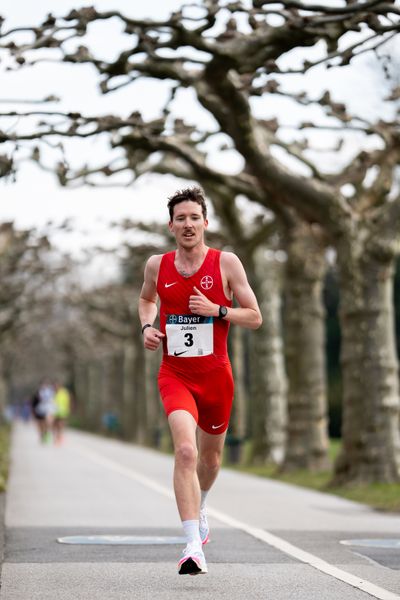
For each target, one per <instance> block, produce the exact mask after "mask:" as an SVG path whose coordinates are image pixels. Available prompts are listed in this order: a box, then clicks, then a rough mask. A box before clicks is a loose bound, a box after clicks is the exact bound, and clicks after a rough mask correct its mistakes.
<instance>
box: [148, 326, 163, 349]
mask: <svg viewBox="0 0 400 600" xmlns="http://www.w3.org/2000/svg"><path fill="white" fill-rule="evenodd" d="M163 337H165V333H161V331H159V330H158V329H156V328H155V327H146V329H145V330H144V332H143V344H144V347H145V348H146V349H147V350H153V351H154V350H157V349H158V347H159V345H160V343H161V340H162V338H163Z"/></svg>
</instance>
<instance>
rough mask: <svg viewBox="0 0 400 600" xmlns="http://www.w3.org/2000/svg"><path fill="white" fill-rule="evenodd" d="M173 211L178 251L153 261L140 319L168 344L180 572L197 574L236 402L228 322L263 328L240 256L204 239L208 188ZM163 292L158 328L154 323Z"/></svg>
mask: <svg viewBox="0 0 400 600" xmlns="http://www.w3.org/2000/svg"><path fill="white" fill-rule="evenodd" d="M168 209H169V216H170V221H169V229H170V231H171V233H172V234H173V235H174V236H175V240H176V245H177V249H176V250H175V251H173V252H168V253H166V254H163V255H154V256H151V257H150V258H149V260H148V262H147V264H146V267H145V273H144V284H143V288H142V291H141V295H140V300H139V317H140V321H141V324H142V334H143V338H144V347H145V348H147V349H148V350H153V351H155V350H157V349H158V348H159V346H160V344H161V343H162V346H163V360H162V364H161V367H160V372H159V376H158V384H159V389H160V395H161V399H162V402H163V405H164V409H165V412H166V415H167V417H168V423H169V427H170V430H171V434H172V439H173V444H174V450H175V468H174V490H175V497H176V502H177V506H178V511H179V515H180V517H181V520H182V525H183V529H184V532H185V536H186V541H187V546H186V548H185V549H184V551H183V555H182V558H181V560H180V561H179V564H178V569H179V574H181V575H186V574H190V575H196V574H200V573H207V565H206V561H205V558H204V553H203V545H204V544H206V543H207V542H208V539H209V528H208V522H207V515H206V508H205V500H206V496H207V493H208V491H209V489H210V488H211V486H212V484H213V483H214V481H215V479H216V477H217V474H218V471H219V468H220V464H221V455H222V450H223V446H224V441H225V436H226V430H227V428H228V424H229V417H230V412H231V407H232V400H233V378H232V370H231V365H230V362H229V358H228V353H227V336H228V329H229V324H230V323H233V324H235V325H241V326H242V327H248V328H249V329H257V328H258V327H260V325H261V323H262V317H261V313H260V309H259V307H258V304H257V300H256V297H255V295H254V293H253V291H252V289H251V287H250V285H249V283H248V281H247V277H246V273H245V271H244V268H243V266H242V263H241V262H240V260H239V259H238V257H237V256H236V255H235V254H232V253H231V252H221V251H219V250H215V249H213V248H209V247H208V246H206V244H205V240H204V234H205V230H206V229H207V226H208V221H207V207H206V202H205V199H204V195H203V192H202V190H201V189H199V188H189V189H185V190H182V191H178V192H176V193H175V194H174V196H172V197H171V198H170V199H169V202H168ZM233 296H234V297H235V298H236V301H237V303H238V304H239V307H237V308H236V307H235V308H233V307H232V298H233ZM157 297H158V298H159V299H160V326H159V329H157V328H156V327H154V322H155V320H156V317H157ZM196 431H197V440H196Z"/></svg>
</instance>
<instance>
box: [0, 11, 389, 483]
mask: <svg viewBox="0 0 400 600" xmlns="http://www.w3.org/2000/svg"><path fill="white" fill-rule="evenodd" d="M399 14H400V10H399V8H398V7H397V6H396V4H395V3H393V2H383V1H380V0H366V1H364V2H361V1H355V2H343V3H341V5H340V6H335V7H332V6H330V4H329V3H323V4H322V5H317V4H307V5H306V4H304V3H302V2H300V1H296V0H281V1H280V2H272V1H269V0H253V2H252V4H251V6H250V7H246V6H245V5H244V4H242V3H241V2H231V3H226V4H223V5H222V3H220V2H217V1H215V0H204V2H202V3H201V4H200V5H199V6H196V7H194V6H183V7H182V8H181V9H180V10H179V11H177V12H176V13H174V14H172V15H171V16H170V18H168V19H166V20H159V21H150V20H136V19H132V18H128V17H125V16H124V15H122V14H121V13H120V12H118V11H108V12H103V13H101V12H98V11H96V9H94V8H91V7H86V8H83V9H80V10H74V11H72V12H71V13H70V14H69V15H67V16H66V17H65V18H64V19H56V18H54V17H53V16H51V15H49V17H48V18H47V20H46V22H45V23H43V24H42V25H41V26H40V27H36V28H35V29H34V36H33V38H31V39H30V40H29V41H27V42H26V43H23V44H21V43H20V42H19V43H17V42H16V41H14V36H15V35H16V34H17V33H19V32H18V30H13V31H7V30H5V31H4V32H3V40H4V44H3V46H8V49H9V51H10V52H11V53H12V54H13V55H14V57H15V60H16V63H17V64H19V65H21V66H23V67H26V66H27V65H33V64H35V63H36V62H38V61H39V60H46V59H43V58H35V56H36V53H37V51H39V50H41V49H43V48H46V49H55V50H54V51H57V53H58V55H59V54H60V52H61V60H62V61H64V62H69V63H75V64H76V63H89V64H91V65H92V66H93V67H94V68H95V69H96V70H97V72H98V73H99V76H100V88H101V90H102V92H103V93H109V92H111V91H113V90H116V89H120V88H122V87H124V86H127V85H129V84H132V83H134V82H135V81H136V80H138V79H140V78H142V77H146V78H155V79H160V80H165V81H167V83H168V85H169V86H170V89H171V101H173V99H174V98H175V96H176V94H177V93H178V91H179V90H182V89H185V88H191V89H192V90H193V91H194V92H195V94H196V97H197V100H198V102H199V103H200V105H201V106H202V107H203V108H204V109H206V110H207V111H208V112H209V113H210V114H211V115H212V116H213V118H214V120H215V122H216V123H217V128H216V129H215V130H213V131H204V130H203V131H198V128H195V127H193V126H191V125H188V124H185V123H184V122H183V121H182V120H178V119H175V120H174V119H173V118H172V116H171V114H170V103H168V104H167V106H166V107H165V108H164V112H163V114H162V115H161V116H160V118H158V119H155V120H153V121H151V122H144V120H143V118H142V117H141V115H140V114H138V113H134V114H132V115H130V116H127V117H118V116H115V115H113V116H103V117H100V118H99V117H98V116H84V115H82V114H80V113H79V112H76V113H68V114H66V113H62V112H59V113H58V114H57V113H54V112H53V113H52V114H47V115H46V114H44V111H40V113H41V117H42V118H43V119H46V122H45V123H43V124H42V125H41V126H40V128H39V129H37V128H36V129H35V130H34V131H32V133H29V132H28V133H18V132H17V131H12V132H10V131H9V132H7V133H3V134H2V136H1V141H4V142H7V143H9V144H11V145H12V143H13V142H17V141H18V140H25V141H26V142H29V141H30V140H34V139H36V140H37V139H39V140H40V139H43V140H45V139H46V140H49V139H51V138H56V139H59V137H60V136H63V137H77V136H78V137H82V138H85V137H89V136H95V135H98V134H102V133H108V134H109V135H110V140H111V145H112V147H113V148H114V149H118V151H119V154H118V158H117V159H116V162H114V161H113V160H111V161H108V162H107V164H106V165H86V166H84V167H83V168H82V169H80V170H79V172H75V173H73V172H71V170H70V169H69V167H68V163H67V162H66V160H65V158H64V157H63V160H62V161H61V162H60V163H59V164H58V166H57V173H58V177H59V180H60V182H61V183H62V184H66V183H67V182H68V181H69V180H76V179H77V178H78V179H80V180H81V181H86V182H91V181H93V177H95V176H96V175H98V174H100V175H102V176H106V177H110V176H112V175H118V173H121V172H122V171H126V170H129V172H132V173H133V174H134V176H136V177H137V176H139V175H140V174H141V173H143V172H145V171H148V170H149V169H150V167H151V162H152V160H150V157H151V155H153V154H154V155H156V153H160V152H161V153H162V154H163V155H164V156H169V157H171V156H172V157H174V159H175V160H180V161H183V162H184V163H185V164H186V165H189V166H190V168H191V169H193V170H194V171H195V173H196V176H197V178H198V179H200V180H201V181H213V182H217V183H220V184H222V185H224V184H227V183H230V189H232V185H234V186H235V193H236V194H237V195H239V194H245V195H246V196H247V197H248V198H249V199H250V200H253V201H256V202H258V203H260V204H262V205H263V206H265V207H267V208H269V209H272V210H273V211H274V212H275V214H276V216H277V218H278V219H279V220H280V222H281V224H282V227H284V228H291V227H293V226H294V225H295V224H296V222H297V221H298V219H299V218H300V219H303V220H304V221H305V222H308V223H311V224H313V223H318V224H319V226H320V227H322V228H323V230H324V232H325V235H326V236H327V239H328V240H329V243H330V244H332V245H334V247H335V249H336V252H337V256H338V268H339V276H340V287H341V311H340V318H341V325H342V368H343V382H344V423H343V442H344V443H343V452H342V455H341V457H340V459H339V461H338V463H337V465H336V478H337V480H338V481H343V482H344V481H369V480H372V481H373V480H376V481H378V480H381V481H397V480H398V479H399V478H400V440H399V429H398V421H399V390H398V373H397V371H398V364H397V357H396V354H395V347H394V334H393V307H392V300H391V285H392V274H393V264H394V259H395V256H396V254H397V253H398V250H399V241H400V239H399V235H400V234H399V231H400V229H399V227H398V223H399V216H400V215H399V213H400V196H399V194H398V189H397V188H396V185H395V184H396V167H397V163H398V153H399V147H400V145H399V143H398V141H399V140H398V138H399V131H398V125H397V121H396V119H395V118H394V117H393V118H392V117H391V116H388V118H386V119H385V120H383V119H377V120H373V119H369V120H368V119H366V118H364V117H362V116H361V115H353V114H351V113H350V112H349V110H348V109H347V108H346V106H345V105H344V104H343V103H341V102H338V101H335V99H334V98H333V96H332V95H331V94H330V93H329V91H326V92H325V93H323V94H322V95H321V96H320V97H315V96H314V98H310V97H309V95H307V94H306V93H293V92H289V91H288V90H287V89H285V85H284V81H285V77H286V76H288V75H293V74H305V73H307V72H308V71H310V70H311V69H313V68H315V67H318V66H320V65H323V64H325V65H326V68H335V67H339V68H341V67H344V66H347V65H349V64H351V63H353V62H354V61H356V60H357V59H358V57H359V56H360V55H362V54H364V53H366V52H371V51H375V52H376V51H378V49H379V48H380V47H381V46H382V45H383V44H384V43H387V42H388V41H390V39H392V38H394V36H395V35H397V33H398V32H399V29H400V24H399ZM109 18H115V19H119V20H120V22H121V23H122V24H123V25H124V27H125V32H126V33H127V34H128V35H130V36H131V40H132V46H131V48H129V49H128V50H124V51H123V52H121V53H120V54H119V56H118V57H117V58H116V59H115V60H112V61H107V60H102V59H97V58H96V57H95V56H93V55H92V53H91V51H90V49H89V48H88V47H86V46H84V45H79V46H77V47H76V49H75V51H71V50H70V48H71V40H72V39H76V40H78V39H79V40H81V39H82V38H83V37H84V35H85V33H86V30H87V27H88V25H89V24H93V23H95V22H97V21H103V20H105V19H109ZM349 31H351V32H353V35H352V36H349V35H348V33H349ZM15 39H16V38H15ZM66 40H68V44H66V43H65V42H66ZM314 47H315V48H317V49H318V51H319V56H318V58H315V55H314V56H311V58H308V59H306V60H305V61H304V63H303V64H302V65H298V64H295V63H294V64H293V65H291V66H289V67H288V66H287V64H288V62H289V61H288V60H287V57H288V56H290V52H291V51H292V50H295V49H296V50H297V49H300V48H303V49H312V48H314ZM285 59H286V60H285ZM274 97H275V98H276V97H282V98H283V97H285V98H290V99H291V100H292V101H293V102H294V103H298V104H300V105H302V106H310V107H311V106H316V107H318V108H319V109H320V110H321V111H322V113H323V114H325V115H326V117H327V119H325V120H324V121H319V119H316V118H315V117H313V118H311V119H310V120H307V121H304V122H302V123H301V124H300V126H299V128H298V130H299V131H302V132H303V133H304V137H303V139H301V138H300V136H297V137H296V136H293V137H292V140H291V141H288V140H287V137H286V138H285V136H284V135H283V130H282V126H281V124H280V123H279V121H278V120H277V119H265V118H264V119H263V118H257V117H256V116H255V114H254V110H253V101H254V99H256V98H265V99H267V98H270V99H272V98H274ZM397 98H398V93H397V92H396V90H393V92H392V93H391V95H390V96H389V97H387V98H386V99H385V101H386V102H387V105H386V106H387V107H388V109H387V111H388V114H389V105H390V103H394V102H396V101H397ZM38 112H39V111H38ZM29 114H30V115H32V114H33V113H32V111H30V113H29ZM4 116H10V113H5V114H4ZM323 129H328V130H330V131H335V132H336V133H337V134H338V135H339V136H340V134H342V133H343V136H348V135H350V134H352V133H355V134H357V135H359V136H362V137H363V139H365V140H367V142H368V141H369V139H371V142H375V144H374V145H373V147H372V149H371V146H372V144H370V146H369V147H368V145H367V144H366V145H365V148H363V149H362V150H360V151H359V152H358V153H356V154H354V152H353V155H352V156H351V158H350V159H347V164H344V166H343V165H341V166H340V167H338V168H337V169H336V171H335V172H332V170H331V169H329V168H327V169H324V168H322V167H321V165H320V164H319V163H318V161H315V160H314V159H313V156H314V155H313V152H312V145H311V144H310V139H309V138H310V137H311V135H307V134H311V133H312V132H315V131H321V130H323ZM217 132H223V133H224V134H226V135H227V136H228V140H229V144H230V145H231V147H232V148H234V149H235V150H236V151H237V152H238V153H239V154H240V155H241V157H242V160H243V164H244V166H243V169H242V171H241V173H239V174H238V175H236V177H235V178H234V183H233V184H232V181H231V180H232V178H231V177H230V176H228V175H226V174H224V173H222V172H219V171H217V170H216V169H213V168H211V167H210V166H209V163H208V162H207V160H206V157H205V150H204V147H205V144H206V142H208V141H210V140H211V141H212V139H213V137H214V135H215V133H217ZM275 148H280V149H281V150H282V151H283V152H284V153H285V156H286V157H292V158H293V159H296V161H298V163H299V164H301V165H302V169H303V172H304V170H305V171H306V172H307V176H305V175H303V174H299V171H298V170H296V169H293V168H289V167H288V163H287V161H284V160H278V159H277V157H276V153H275V151H274V150H275ZM121 149H122V150H123V152H124V154H123V157H122V158H121V154H120V150H121ZM10 157H11V158H10ZM33 158H34V159H36V160H40V153H39V152H38V150H34V151H33ZM12 159H13V151H11V150H10V151H9V154H8V157H7V160H8V162H10V161H12ZM6 162H7V161H6ZM7 164H8V163H7ZM9 169H10V167H8V170H9ZM228 180H229V181H228ZM302 308H303V307H302V306H299V310H300V311H301V310H302Z"/></svg>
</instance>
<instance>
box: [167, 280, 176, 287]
mask: <svg viewBox="0 0 400 600" xmlns="http://www.w3.org/2000/svg"><path fill="white" fill-rule="evenodd" d="M176 283H178V282H177V281H174V282H173V283H165V284H164V285H165V287H167V288H168V287H171V285H175V284H176Z"/></svg>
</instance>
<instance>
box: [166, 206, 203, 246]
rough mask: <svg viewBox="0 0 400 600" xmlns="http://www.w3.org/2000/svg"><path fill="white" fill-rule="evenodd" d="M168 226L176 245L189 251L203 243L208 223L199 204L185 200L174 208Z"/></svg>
mask: <svg viewBox="0 0 400 600" xmlns="http://www.w3.org/2000/svg"><path fill="white" fill-rule="evenodd" d="M168 225H169V229H170V231H171V233H173V234H174V236H175V239H176V242H177V244H178V245H180V246H182V247H183V248H188V249H189V248H194V247H195V246H197V244H199V243H201V242H203V240H204V231H205V230H206V229H207V226H208V221H207V219H204V217H203V213H202V210H201V206H200V204H197V202H193V201H192V200H185V201H184V202H179V204H176V206H174V212H173V218H172V221H170V222H169V224H168Z"/></svg>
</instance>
